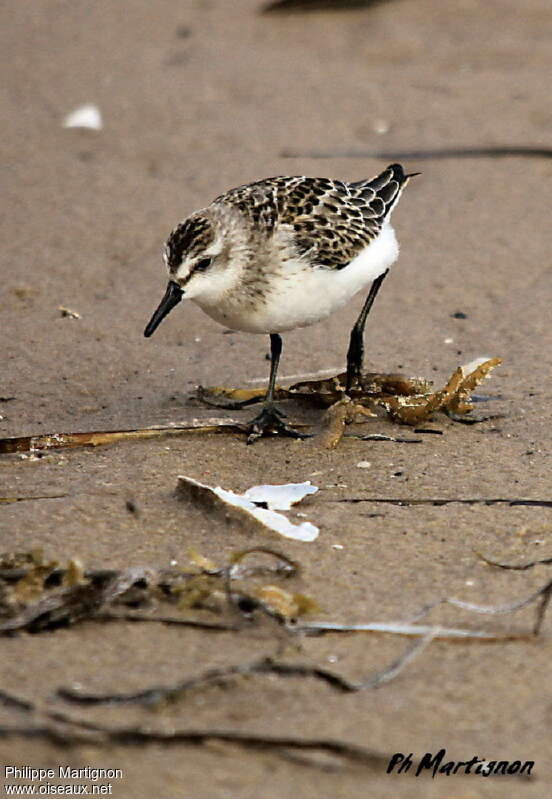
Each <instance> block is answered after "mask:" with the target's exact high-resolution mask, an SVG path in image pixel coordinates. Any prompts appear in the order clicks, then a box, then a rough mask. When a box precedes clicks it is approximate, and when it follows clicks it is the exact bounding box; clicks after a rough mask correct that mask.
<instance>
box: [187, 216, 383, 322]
mask: <svg viewBox="0 0 552 799" xmlns="http://www.w3.org/2000/svg"><path fill="white" fill-rule="evenodd" d="M398 254H399V245H398V243H397V239H396V237H395V232H394V230H393V228H392V227H391V225H390V224H389V223H388V222H387V223H386V224H384V226H383V228H382V230H381V232H380V234H379V235H378V237H377V238H376V239H374V240H373V241H372V242H371V243H370V244H369V245H368V246H367V247H366V248H365V249H364V250H362V252H360V253H359V255H357V257H356V258H354V259H353V260H352V261H351V263H350V264H349V265H348V266H346V267H344V268H343V269H328V268H324V267H316V266H311V265H310V264H309V263H307V262H305V261H303V260H301V259H298V260H296V261H289V262H287V263H286V264H285V267H284V268H282V269H279V270H275V271H274V272H273V273H271V274H269V275H267V278H268V281H269V282H268V283H267V284H266V291H264V292H263V297H262V298H259V302H258V303H255V304H254V305H252V304H251V302H250V301H248V302H244V303H243V304H242V303H240V302H239V287H236V288H235V289H234V291H233V292H232V297H231V298H230V297H229V301H228V303H225V302H219V303H217V304H216V305H211V304H210V303H206V302H205V301H204V300H203V298H201V297H198V298H197V299H195V298H194V300H195V301H196V302H197V303H198V305H200V307H201V308H202V309H203V310H204V311H205V312H206V313H207V314H209V316H211V317H212V318H213V319H215V320H216V321H217V322H220V323H221V324H223V325H225V326H227V327H230V328H232V329H234V330H244V331H246V332H249V333H283V332H285V331H286V330H293V329H294V328H296V327H307V326H308V325H312V324H314V323H315V322H319V321H320V320H321V319H325V318H326V317H327V316H329V315H330V314H332V313H333V312H334V311H337V310H338V309H339V308H342V307H343V306H344V305H346V303H347V302H349V300H350V299H351V298H352V297H354V295H355V294H356V293H357V292H359V291H361V290H362V289H365V288H367V287H368V286H369V285H370V284H371V283H372V281H373V280H375V278H376V277H378V276H379V275H381V274H382V273H383V272H385V270H386V269H388V268H389V267H390V266H391V264H393V263H394V262H395V261H396V260H397V256H398Z"/></svg>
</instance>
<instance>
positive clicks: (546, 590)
mask: <svg viewBox="0 0 552 799" xmlns="http://www.w3.org/2000/svg"><path fill="white" fill-rule="evenodd" d="M551 598H552V580H550V581H549V582H547V583H545V584H544V585H543V586H541V588H539V589H537V590H536V591H534V592H533V593H532V594H530V595H529V596H527V597H524V598H523V599H518V600H514V601H513V602H507V603H504V604H501V605H476V604H474V603H473V602H465V601H464V600H462V599H455V598H453V597H442V598H441V599H437V600H435V601H434V602H430V603H429V604H427V605H424V606H423V607H422V608H420V610H419V611H417V612H416V613H415V614H414V615H413V617H412V618H411V620H409V621H390V622H367V623H365V624H340V623H333V622H330V623H327V622H316V621H315V622H308V621H307V622H301V623H300V624H295V625H294V626H293V630H294V631H295V632H296V633H303V634H308V635H323V634H326V633H350V632H384V633H393V634H395V635H407V636H412V635H414V636H420V635H421V636H426V635H431V636H432V637H433V638H465V639H486V640H489V641H505V640H513V639H520V638H527V635H528V634H527V633H493V632H487V631H485V630H469V629H465V628H451V627H442V626H440V625H432V626H428V625H419V624H415V623H412V622H416V621H418V620H419V619H422V618H424V617H425V616H427V615H428V613H430V612H431V611H432V610H434V609H435V608H437V607H439V606H440V605H451V606H452V607H456V608H460V609H462V610H466V611H468V612H470V613H478V614H484V615H489V616H495V615H501V614H506V613H513V612H514V611H516V610H521V608H525V607H527V606H529V605H532V604H533V603H536V604H537V612H536V619H535V623H534V625H533V629H532V633H531V634H532V635H533V636H537V635H538V634H539V633H540V630H541V627H542V622H543V620H544V615H545V612H546V609H547V607H548V604H549V602H550V599H551ZM539 600H540V601H539Z"/></svg>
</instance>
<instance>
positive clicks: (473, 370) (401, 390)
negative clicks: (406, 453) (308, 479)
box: [196, 358, 502, 449]
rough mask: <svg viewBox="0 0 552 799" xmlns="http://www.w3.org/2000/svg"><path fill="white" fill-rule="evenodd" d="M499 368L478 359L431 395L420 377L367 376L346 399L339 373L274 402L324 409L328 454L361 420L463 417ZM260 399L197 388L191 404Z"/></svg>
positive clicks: (256, 393)
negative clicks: (480, 387)
mask: <svg viewBox="0 0 552 799" xmlns="http://www.w3.org/2000/svg"><path fill="white" fill-rule="evenodd" d="M500 363H502V360H501V359H500V358H479V359H476V360H475V361H472V362H471V363H470V364H467V365H466V366H459V367H458V368H457V369H456V370H455V371H454V372H453V374H452V376H451V377H450V379H449V380H448V382H447V384H446V385H445V386H444V387H443V388H442V389H440V390H438V391H434V390H432V384H431V382H430V381H428V380H425V379H423V378H418V377H407V376H406V375H403V374H398V373H397V374H382V373H379V372H367V373H365V374H363V375H362V376H361V377H360V378H358V379H357V381H356V383H355V384H353V386H352V387H351V388H350V390H349V391H348V392H347V394H346V393H345V387H346V374H345V373H343V374H338V375H334V376H331V377H327V378H323V379H319V380H303V381H301V382H299V383H294V384H293V385H291V386H290V387H289V388H287V389H286V388H283V387H281V386H279V387H278V390H277V397H278V399H284V400H292V399H293V400H297V401H302V402H306V403H308V404H310V405H314V406H315V407H322V408H327V409H328V411H327V414H326V419H325V423H324V429H323V431H322V434H321V437H320V443H321V444H322V445H323V446H325V447H327V448H330V449H333V448H334V447H336V446H337V444H338V443H339V441H340V440H341V438H342V436H343V433H344V431H345V427H346V426H347V425H348V424H352V423H353V422H356V421H360V420H361V418H362V417H368V418H370V417H378V416H383V417H386V418H387V419H389V420H390V421H392V422H395V423H398V424H407V425H412V426H415V425H418V424H419V423H420V422H425V421H427V420H428V419H431V418H432V417H433V416H434V415H435V414H436V413H438V412H442V413H445V414H447V415H448V416H450V417H451V418H452V419H453V421H455V420H457V419H459V418H463V417H464V415H466V414H469V413H471V411H472V410H473V404H472V402H471V401H470V396H471V393H472V391H473V390H474V389H475V388H476V386H478V385H479V384H480V383H481V381H482V380H484V379H485V378H486V377H488V376H489V374H490V373H491V371H492V370H493V369H495V368H496V367H497V366H498V365H499V364H500ZM263 396H264V394H263V392H261V391H260V390H259V389H249V390H248V389H233V388H225V387H224V386H215V387H213V388H201V389H200V390H199V393H198V394H197V395H196V397H197V399H200V400H202V401H204V402H211V400H212V401H214V402H216V404H217V405H218V406H220V405H221V402H222V400H227V401H228V402H229V403H230V405H229V407H232V408H237V407H244V406H245V405H246V404H247V405H250V404H252V403H254V402H258V401H260V400H261V399H262V398H263ZM478 421H483V420H482V419H478Z"/></svg>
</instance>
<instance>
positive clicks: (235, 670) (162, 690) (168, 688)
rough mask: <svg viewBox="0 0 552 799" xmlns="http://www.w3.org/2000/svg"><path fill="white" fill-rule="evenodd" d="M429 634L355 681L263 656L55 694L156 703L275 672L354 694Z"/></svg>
mask: <svg viewBox="0 0 552 799" xmlns="http://www.w3.org/2000/svg"><path fill="white" fill-rule="evenodd" d="M432 639H433V636H432V635H431V634H428V635H426V636H424V637H422V638H421V639H420V640H418V641H416V642H415V643H414V645H412V646H409V647H408V648H407V649H406V651H405V652H404V653H403V654H402V655H401V656H400V657H399V658H397V659H396V660H394V661H393V662H392V663H390V664H389V665H388V666H386V667H385V668H384V669H383V670H382V671H379V672H377V673H376V674H374V675H372V676H371V677H369V678H367V679H365V680H361V681H358V682H355V681H352V680H349V679H347V678H346V677H344V676H343V675H341V674H338V673H337V672H334V671H330V670H328V669H324V668H321V667H319V666H311V665H309V664H304V663H286V662H283V661H278V660H274V659H273V658H270V657H264V658H261V659H259V660H254V661H251V662H247V663H240V664H236V665H230V666H224V667H222V668H217V669H209V670H207V671H205V672H202V673H201V674H199V675H197V676H194V677H189V678H187V679H185V680H180V681H179V682H177V683H175V684H173V685H155V686H152V687H150V688H145V689H143V690H142V691H135V692H131V693H107V694H94V693H88V692H86V691H83V690H82V689H78V690H75V689H74V688H58V690H57V691H56V696H57V697H58V698H59V699H63V700H65V701H66V702H71V703H73V704H78V705H122V704H134V703H139V704H147V705H149V704H156V703H158V702H165V701H175V700H180V699H182V698H183V697H184V696H185V694H187V693H189V692H190V691H197V690H199V689H204V688H209V687H212V686H214V685H217V686H219V685H224V684H226V683H227V682H229V681H230V680H233V679H235V678H236V677H244V676H251V675H253V674H255V675H275V676H278V677H298V678H309V679H315V680H320V681H322V682H324V683H326V684H327V685H329V686H330V687H331V688H334V689H336V690H338V691H341V692H344V693H356V692H358V691H364V690H366V689H368V688H378V687H379V686H381V685H383V684H384V683H388V682H390V681H391V680H393V679H395V677H397V676H398V675H399V674H400V673H401V671H403V669H404V668H405V667H406V666H407V665H408V664H409V663H411V662H412V661H413V660H414V658H415V657H417V656H418V655H419V654H420V653H421V652H422V651H423V649H425V648H426V646H427V645H428V644H429V643H430V642H431V640H432Z"/></svg>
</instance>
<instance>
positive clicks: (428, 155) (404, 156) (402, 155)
mask: <svg viewBox="0 0 552 799" xmlns="http://www.w3.org/2000/svg"><path fill="white" fill-rule="evenodd" d="M280 157H281V158H376V159H381V160H383V161H387V160H389V161H405V160H406V161H408V160H414V161H440V160H442V159H446V158H453V159H454V158H552V147H531V146H526V145H517V144H507V145H503V146H501V145H498V146H492V147H438V148H433V149H428V150H327V151H324V150H309V151H307V152H293V151H292V150H284V151H283V152H281V153H280Z"/></svg>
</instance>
